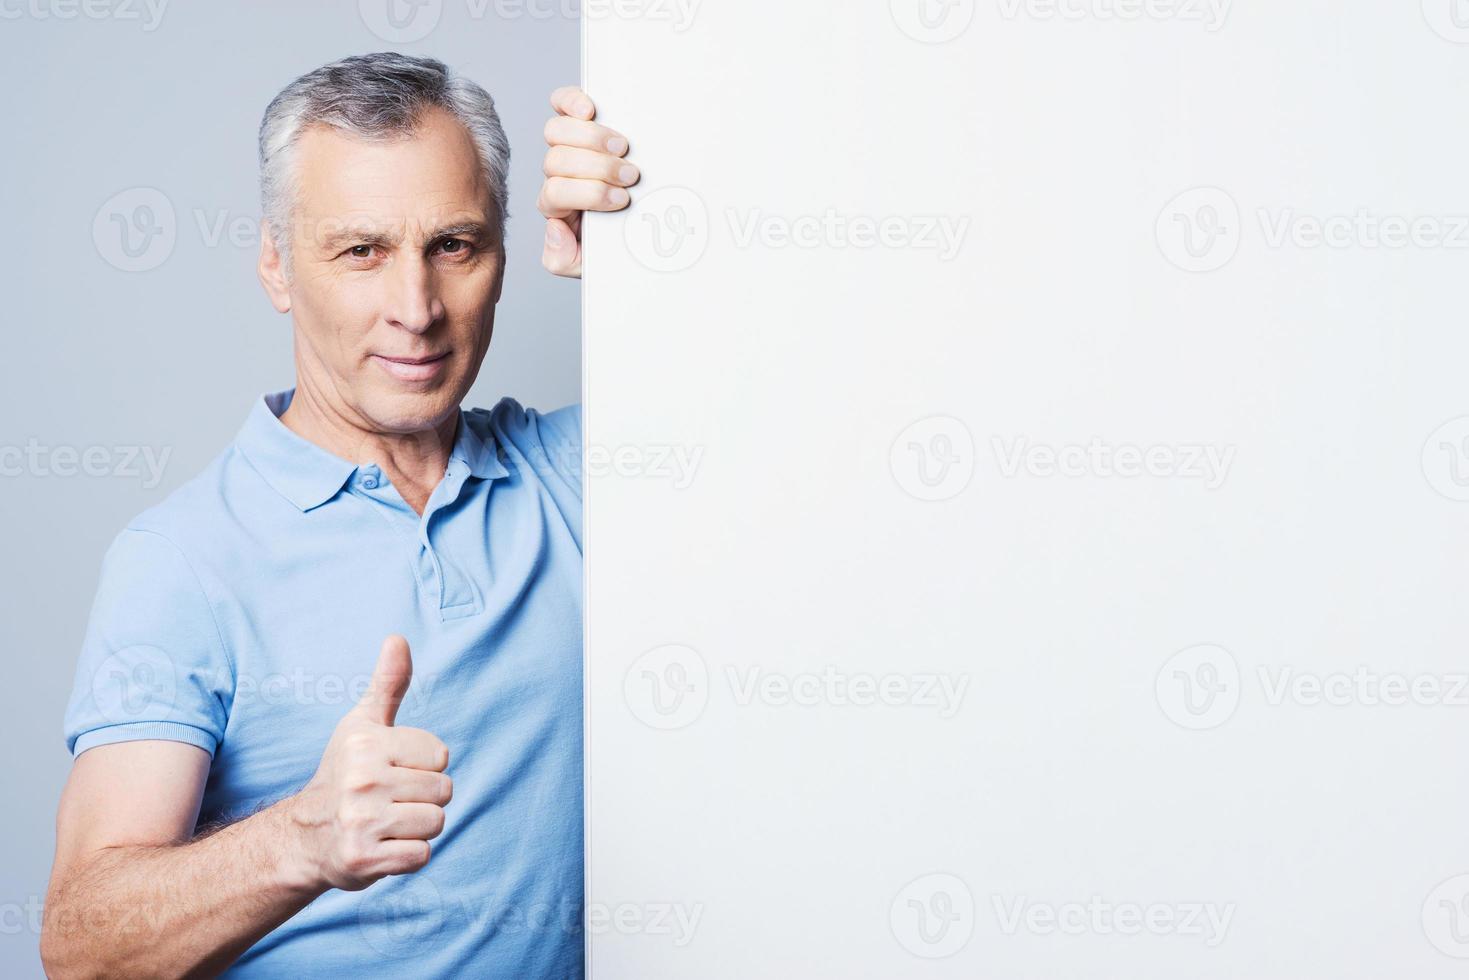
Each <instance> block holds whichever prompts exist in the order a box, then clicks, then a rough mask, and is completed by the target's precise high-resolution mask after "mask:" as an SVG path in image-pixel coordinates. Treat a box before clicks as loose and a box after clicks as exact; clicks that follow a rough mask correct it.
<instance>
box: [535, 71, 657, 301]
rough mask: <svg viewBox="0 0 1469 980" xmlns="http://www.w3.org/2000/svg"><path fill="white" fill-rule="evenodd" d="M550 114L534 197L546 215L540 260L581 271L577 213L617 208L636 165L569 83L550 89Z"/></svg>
mask: <svg viewBox="0 0 1469 980" xmlns="http://www.w3.org/2000/svg"><path fill="white" fill-rule="evenodd" d="M551 108H553V109H555V110H556V115H554V116H552V117H551V120H550V121H549V122H547V123H546V144H547V145H548V146H549V147H550V149H549V150H547V151H546V163H545V167H544V170H545V173H546V182H545V183H544V184H542V185H541V197H540V200H539V201H538V202H537V207H538V208H540V211H541V214H543V215H545V216H546V247H545V250H544V251H543V252H542V253H541V264H542V265H544V266H545V267H546V268H547V269H549V270H550V271H551V272H554V273H556V275H558V276H570V277H572V278H580V277H581V216H582V212H584V211H621V210H622V209H623V208H625V207H627V205H628V202H629V201H630V200H632V197H631V195H629V194H628V191H627V188H629V187H631V186H632V185H633V184H636V183H637V182H638V176H639V174H638V168H637V167H635V166H633V165H632V164H631V163H628V162H627V161H626V160H624V159H623V157H624V156H626V155H627V138H626V137H625V136H623V135H622V134H621V133H618V132H616V131H614V130H611V129H608V128H607V127H606V126H603V125H601V124H599V123H595V122H593V121H592V120H593V119H594V118H596V115H597V107H596V106H595V105H593V104H592V100H591V99H590V98H588V97H587V94H586V93H585V92H583V91H582V90H581V89H579V88H576V87H575V86H567V87H565V88H558V89H557V90H556V91H554V92H552V93H551Z"/></svg>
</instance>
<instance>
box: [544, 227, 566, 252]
mask: <svg viewBox="0 0 1469 980" xmlns="http://www.w3.org/2000/svg"><path fill="white" fill-rule="evenodd" d="M562 237H563V236H562V234H561V229H560V228H559V227H558V226H556V225H547V226H546V244H547V245H549V246H551V247H552V248H560V247H561V241H562Z"/></svg>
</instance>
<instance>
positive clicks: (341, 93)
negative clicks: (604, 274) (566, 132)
mask: <svg viewBox="0 0 1469 980" xmlns="http://www.w3.org/2000/svg"><path fill="white" fill-rule="evenodd" d="M433 106H437V107H439V108H442V109H446V110H448V111H449V112H450V113H452V114H453V115H454V117H455V118H456V119H458V120H459V121H460V122H461V123H463V124H464V127H465V128H466V129H468V130H469V135H470V138H471V139H472V140H473V141H474V145H475V148H476V150H477V151H478V153H479V158H480V166H481V167H482V168H483V170H484V178H485V182H486V183H488V184H489V187H490V193H491V196H492V197H493V198H494V201H495V209H496V211H497V212H498V215H499V219H500V232H501V235H502V236H503V234H504V231H505V219H506V218H507V217H508V216H509V214H508V211H507V207H506V206H507V203H508V196H509V195H508V189H507V182H508V178H509V172H510V143H509V141H507V140H506V139H505V131H504V129H502V128H501V126H500V117H499V115H498V114H497V113H496V112H495V100H494V99H492V98H490V94H489V93H488V92H486V91H485V90H484V89H483V88H481V87H480V86H479V85H477V84H475V83H474V82H472V81H470V80H469V79H467V78H464V77H461V76H458V75H455V74H453V73H452V72H450V71H449V69H448V67H447V66H445V65H444V63H443V62H442V61H436V60H434V59H433V58H418V57H414V56H412V55H406V54H398V53H397V52H395V51H381V52H378V53H376V54H365V55H354V56H352V57H350V58H343V59H342V60H340V61H334V62H332V63H331V64H329V65H323V66H322V67H320V68H318V69H316V70H315V71H313V72H309V73H308V74H305V75H302V76H301V77H300V78H298V79H296V80H295V81H294V82H292V83H291V84H289V85H287V86H286V87H285V88H284V89H282V90H281V92H280V94H279V95H277V96H276V97H275V98H274V99H272V100H271V102H270V105H269V106H268V107H267V108H266V110H265V118H264V119H263V120H261V123H260V199H261V209H262V212H263V214H264V216H265V219H266V220H267V221H268V222H270V228H271V238H272V239H274V241H275V245H276V248H277V249H278V250H279V251H280V253H281V257H282V259H283V260H284V263H285V268H286V269H287V270H289V269H290V262H291V235H290V219H291V209H292V208H293V207H294V205H295V197H296V191H297V187H296V173H295V169H296V168H295V163H294V157H295V147H296V142H297V140H299V139H300V137H301V134H302V133H303V132H304V131H305V130H306V129H307V128H309V127H311V126H313V125H317V124H325V125H328V126H333V127H335V128H337V129H339V130H342V131H343V132H347V133H350V134H352V135H354V136H356V137H358V138H361V139H368V140H391V139H397V138H400V137H404V136H408V135H410V134H411V133H412V132H413V130H414V127H415V126H416V125H417V122H418V118H419V114H420V113H421V112H422V111H423V110H425V109H427V108H430V107H433Z"/></svg>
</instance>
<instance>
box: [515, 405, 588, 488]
mask: <svg viewBox="0 0 1469 980" xmlns="http://www.w3.org/2000/svg"><path fill="white" fill-rule="evenodd" d="M526 415H527V416H529V418H530V420H531V424H532V426H533V427H534V428H535V429H536V430H537V433H538V435H539V436H540V440H541V446H542V447H543V448H544V449H545V451H546V456H547V458H548V459H549V460H550V463H551V466H552V468H554V469H555V470H556V472H557V473H558V474H560V476H561V478H562V479H564V480H565V481H566V482H567V483H569V484H571V485H572V486H573V487H575V488H576V492H577V496H578V497H579V496H581V491H582V482H581V472H582V471H581V406H580V405H568V406H566V407H565V408H558V409H556V411H554V412H547V413H546V414H544V415H542V414H541V413H539V412H537V411H536V410H535V409H533V408H531V409H527V410H526Z"/></svg>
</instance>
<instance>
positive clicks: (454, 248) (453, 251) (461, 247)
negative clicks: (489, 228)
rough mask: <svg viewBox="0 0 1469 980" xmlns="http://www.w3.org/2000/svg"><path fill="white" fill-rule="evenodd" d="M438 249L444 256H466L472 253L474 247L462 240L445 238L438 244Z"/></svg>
mask: <svg viewBox="0 0 1469 980" xmlns="http://www.w3.org/2000/svg"><path fill="white" fill-rule="evenodd" d="M439 249H440V250H441V251H442V252H443V253H444V254H445V255H466V254H468V253H469V252H471V251H473V249H474V246H472V245H470V244H469V242H466V241H465V240H464V239H462V238H446V239H444V240H443V241H441V242H439Z"/></svg>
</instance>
